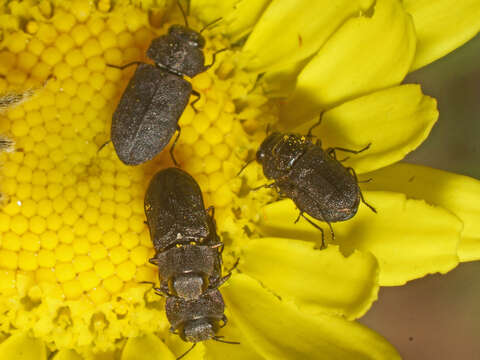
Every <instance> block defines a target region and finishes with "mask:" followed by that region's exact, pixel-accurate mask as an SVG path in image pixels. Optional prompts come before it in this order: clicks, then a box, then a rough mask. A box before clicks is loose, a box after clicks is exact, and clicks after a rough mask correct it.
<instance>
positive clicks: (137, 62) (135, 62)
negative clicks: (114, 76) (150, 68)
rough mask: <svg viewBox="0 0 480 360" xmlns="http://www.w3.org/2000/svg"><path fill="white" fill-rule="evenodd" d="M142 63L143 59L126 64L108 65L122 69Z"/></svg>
mask: <svg viewBox="0 0 480 360" xmlns="http://www.w3.org/2000/svg"><path fill="white" fill-rule="evenodd" d="M140 64H143V62H141V61H132V62H130V63H128V64H125V65H113V64H107V66H109V67H113V68H115V69H120V70H123V69H126V68H127V67H129V66H132V65H140Z"/></svg>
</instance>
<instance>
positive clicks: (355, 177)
mask: <svg viewBox="0 0 480 360" xmlns="http://www.w3.org/2000/svg"><path fill="white" fill-rule="evenodd" d="M347 170H348V171H350V173H351V174H352V176H353V178H354V179H355V182H357V183H358V178H357V174H356V173H355V170H354V169H353V168H351V167H348V168H347ZM370 180H372V179H369V180H367V181H365V182H368V181H370ZM359 192H360V200H362V202H363V203H364V204H365V205H367V206H368V207H369V208H370V210H372V211H373V212H374V213H375V214H376V213H377V210H376V209H375V208H374V207H373V206H372V205H370V204H369V203H367V202H366V201H365V199H364V198H363V194H362V190H360V189H359Z"/></svg>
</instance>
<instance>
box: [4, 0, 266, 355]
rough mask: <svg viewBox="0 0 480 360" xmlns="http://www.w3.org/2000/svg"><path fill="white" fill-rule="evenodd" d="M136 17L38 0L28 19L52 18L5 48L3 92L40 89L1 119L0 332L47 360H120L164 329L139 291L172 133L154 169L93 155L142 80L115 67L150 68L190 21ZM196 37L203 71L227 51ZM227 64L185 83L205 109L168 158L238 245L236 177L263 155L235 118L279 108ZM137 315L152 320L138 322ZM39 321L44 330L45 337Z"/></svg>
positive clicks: (108, 7) (152, 272) (111, 8)
mask: <svg viewBox="0 0 480 360" xmlns="http://www.w3.org/2000/svg"><path fill="white" fill-rule="evenodd" d="M94 3H96V5H94ZM129 6H130V8H129V11H128V14H129V15H128V16H125V11H126V10H125V9H124V8H123V7H121V6H118V8H117V6H116V5H115V3H114V2H109V1H103V0H102V1H98V2H88V1H76V2H74V6H71V7H70V6H64V5H63V3H62V2H49V1H42V2H40V4H39V5H36V6H33V7H34V8H35V9H31V11H25V12H24V14H30V13H31V14H37V13H38V14H40V13H41V14H43V16H45V17H46V18H49V19H48V21H41V20H39V19H40V18H41V17H38V16H37V17H35V18H31V19H29V18H27V19H23V18H22V23H24V24H26V26H24V27H23V28H21V29H18V30H16V31H13V30H12V31H10V32H5V33H4V41H5V44H7V46H6V47H4V48H3V49H2V50H0V81H1V82H2V83H4V86H2V87H1V88H2V89H3V88H5V89H4V90H5V91H10V90H18V88H19V86H24V84H30V85H29V88H31V89H33V91H34V95H33V96H32V97H31V99H30V100H29V101H26V102H24V103H22V104H20V105H18V106H16V107H13V108H11V109H9V110H7V111H6V112H4V113H3V114H0V117H1V119H0V124H1V130H2V132H3V133H4V134H5V135H6V136H8V137H10V138H12V139H13V140H14V141H15V143H16V147H15V149H16V151H13V152H10V153H2V154H0V160H1V169H0V191H2V193H3V196H2V198H3V199H4V201H3V203H2V204H1V205H0V206H1V208H0V239H1V242H0V274H2V276H1V277H0V278H1V280H0V292H1V294H8V300H6V299H7V298H6V297H0V299H1V300H0V323H1V324H2V326H3V328H5V329H8V328H10V329H18V328H22V330H23V331H25V330H31V331H32V332H33V335H34V336H36V337H39V338H41V339H43V340H44V341H45V343H46V344H48V346H49V347H50V351H52V352H54V351H57V350H59V349H63V348H70V349H72V348H75V349H77V350H78V351H79V352H80V353H81V352H85V353H88V352H91V351H99V350H101V351H114V350H115V349H116V347H117V346H119V345H118V344H119V343H120V342H119V341H118V340H119V339H122V338H123V337H127V336H130V335H131V334H136V333H138V331H139V329H141V327H142V326H144V327H145V328H148V329H151V330H152V331H157V330H159V331H160V330H162V331H163V330H164V328H165V326H166V325H165V321H166V320H165V318H164V314H163V313H162V312H161V311H160V312H157V313H156V315H152V314H151V313H150V312H148V311H150V310H147V309H146V308H145V305H146V297H145V296H144V295H145V293H146V292H150V290H149V288H148V287H147V286H145V285H144V284H140V282H142V281H156V280H157V277H158V275H157V272H156V269H155V267H154V266H152V265H151V264H149V262H148V259H149V258H151V257H152V256H153V255H154V251H153V247H152V242H151V239H150V234H149V230H148V228H147V226H146V224H145V215H144V209H143V200H144V195H145V190H146V188H147V186H148V183H149V181H150V179H151V178H152V176H153V175H154V174H155V173H156V172H157V171H159V170H161V169H164V168H167V167H171V166H174V165H173V162H172V160H171V157H170V155H169V151H168V150H169V149H170V146H171V145H172V144H173V141H174V139H175V136H174V137H173V138H172V141H171V143H170V144H169V145H168V146H167V148H165V149H164V151H163V152H162V153H160V154H159V155H157V156H156V157H155V158H154V159H153V160H151V161H149V162H147V163H145V164H143V165H140V166H135V167H132V166H126V165H124V164H123V163H122V162H121V161H120V160H119V159H118V157H117V155H116V153H115V151H114V149H113V146H112V144H107V145H106V146H105V147H104V148H102V149H101V150H99V149H100V146H101V145H102V144H104V143H105V142H106V141H108V140H109V139H110V126H111V119H112V114H113V112H114V111H115V108H116V105H117V104H118V102H119V99H120V97H121V95H122V93H123V91H124V90H125V87H126V85H127V83H128V81H129V79H130V78H131V77H132V75H133V73H134V67H130V68H127V69H124V70H119V69H115V68H113V67H109V66H108V65H122V64H126V63H128V62H132V61H145V62H149V63H151V61H150V60H149V59H147V58H146V55H145V53H146V50H147V48H148V46H149V44H150V42H151V40H152V39H153V38H155V37H157V36H160V35H161V34H164V33H166V31H167V30H168V27H169V26H170V25H172V24H174V23H183V20H182V18H181V17H178V18H175V21H173V22H171V23H165V24H160V25H158V24H156V23H155V25H153V24H151V23H150V20H151V17H150V16H149V12H148V11H146V10H145V9H143V10H142V9H141V8H136V7H134V5H129ZM127 7H128V6H127ZM130 10H132V11H130ZM5 16H7V15H5ZM8 16H12V17H13V16H14V15H8ZM177 16H179V14H177ZM189 23H190V26H191V27H192V28H193V29H200V28H201V27H202V25H203V24H200V23H198V22H196V21H195V19H193V18H189ZM202 35H204V36H205V37H206V47H205V57H206V63H210V60H211V58H212V54H213V53H214V52H215V51H217V50H219V49H223V48H229V47H230V46H229V43H228V41H227V40H225V39H222V38H221V37H219V36H218V35H216V36H215V37H214V38H213V37H209V31H205V32H204V33H202ZM233 53H234V52H233V50H228V51H225V52H222V53H219V54H218V55H217V58H216V63H215V64H214V65H213V66H212V67H211V68H210V69H208V71H206V72H203V73H201V74H199V75H198V76H196V77H194V78H193V79H188V78H186V80H188V81H191V82H192V86H193V89H194V90H196V91H197V92H199V93H200V100H199V101H198V102H196V103H195V109H194V108H193V107H192V106H190V105H188V106H187V108H186V109H185V111H184V113H183V115H182V116H181V118H180V120H179V126H180V128H181V134H180V137H179V139H178V142H177V143H176V145H175V149H174V154H175V158H176V159H177V161H178V162H179V163H180V167H181V168H182V169H184V170H186V171H188V172H189V173H191V174H192V176H193V177H194V178H195V179H196V180H197V181H198V183H199V184H200V187H201V188H202V192H203V194H204V201H205V205H206V207H208V206H214V207H215V217H216V221H217V226H218V228H219V231H220V232H229V231H232V232H233V233H235V236H233V235H232V236H231V238H234V237H238V234H239V233H242V230H241V229H242V226H243V224H241V223H240V222H238V227H237V228H235V229H233V230H232V226H231V225H229V226H226V225H225V224H235V223H237V220H235V216H234V215H233V213H232V211H231V209H232V208H233V207H234V206H237V207H243V208H245V206H243V205H241V201H242V199H241V198H240V197H239V196H238V194H239V191H240V187H241V180H240V179H239V178H238V177H237V176H236V174H237V172H238V170H239V169H240V168H241V167H242V165H243V164H244V163H245V161H246V160H247V153H248V152H249V151H253V149H254V148H255V146H258V144H251V143H249V142H248V140H247V136H246V135H247V134H246V132H245V127H244V126H242V122H241V121H240V118H239V117H238V115H237V114H239V113H240V112H242V113H243V114H245V113H255V114H258V115H257V117H258V122H259V125H258V129H260V130H259V131H263V132H264V129H265V125H264V123H263V122H262V117H263V116H264V117H265V118H271V117H272V115H271V113H272V111H273V110H272V109H270V108H268V107H266V106H265V107H258V106H257V105H255V106H254V105H249V102H248V93H249V91H250V89H252V88H254V83H255V76H250V75H248V74H246V73H244V72H243V71H242V70H240V69H237V68H236V67H235V66H236V65H235V61H234V57H233V56H232V55H233ZM193 99H195V97H192V99H191V101H190V102H192V101H193ZM250 107H251V108H250ZM242 119H244V117H242ZM250 120H253V119H250ZM250 122H251V121H250ZM247 130H248V132H249V133H252V132H253V131H254V130H255V129H253V130H252V129H251V128H248V129H247ZM239 204H240V205H239ZM252 211H255V210H252ZM222 227H223V228H224V229H225V230H224V229H223V228H222ZM155 299H156V301H163V300H161V298H157V297H155ZM120 300H121V306H120V305H119V303H118V301H120ZM114 302H115V305H112V304H114ZM31 303H35V304H36V305H35V306H33V307H32V306H31V305H29V304H31ZM110 305H112V306H110ZM99 306H101V310H99V309H100V308H99ZM142 306H143V307H142ZM65 309H68V311H67V310H65ZM142 309H143V310H142ZM115 311H117V313H115ZM142 311H145V314H146V313H147V312H148V314H149V315H148V316H146V315H145V316H144V315H139V316H137V315H135V314H139V313H141V312H142ZM119 312H120V313H121V315H122V317H128V316H129V314H132V316H133V317H135V321H126V322H123V323H122V324H123V325H122V326H120V325H118V324H111V323H110V325H105V324H106V322H103V326H111V327H112V330H111V331H108V332H105V333H102V334H100V333H99V332H96V331H95V329H94V326H93V325H92V324H93V323H95V321H96V320H95V319H97V320H98V319H108V322H111V321H113V319H116V318H117V315H118V313H119ZM27 313H28V316H25V314H27ZM60 313H61V314H62V316H60V315H59V314H60ZM99 314H101V315H99ZM157 317H158V318H157ZM25 319H28V320H25ZM62 319H63V320H62ZM40 321H41V323H48V324H50V325H49V326H48V328H42V327H41V326H37V325H36V324H37V323H39V322H40ZM65 321H67V323H68V324H69V326H70V327H71V332H70V333H69V334H70V335H69V337H68V338H67V339H63V338H62V337H59V336H56V334H58V332H59V331H61V330H62V329H63V327H64V326H65V323H64V322H65ZM99 321H100V320H99ZM105 321H106V320H105ZM152 324H156V325H152Z"/></svg>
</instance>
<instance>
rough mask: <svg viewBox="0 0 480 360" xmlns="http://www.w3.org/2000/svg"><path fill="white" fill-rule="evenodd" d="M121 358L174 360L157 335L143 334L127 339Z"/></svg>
mask: <svg viewBox="0 0 480 360" xmlns="http://www.w3.org/2000/svg"><path fill="white" fill-rule="evenodd" d="M172 336H176V335H173V334H172ZM122 360H175V356H174V355H173V354H172V352H171V351H170V350H169V349H168V347H167V345H165V344H164V343H163V342H162V341H161V340H160V339H159V338H158V337H157V336H155V335H153V334H145V335H143V336H140V337H134V338H130V339H128V341H127V343H126V344H125V347H124V348H123V352H122Z"/></svg>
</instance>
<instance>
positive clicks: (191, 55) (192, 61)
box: [147, 25, 205, 77]
mask: <svg viewBox="0 0 480 360" xmlns="http://www.w3.org/2000/svg"><path fill="white" fill-rule="evenodd" d="M204 46H205V39H204V38H203V36H202V35H201V34H200V33H198V32H196V31H194V30H192V29H189V28H187V27H185V26H183V25H172V26H170V28H169V29H168V33H167V34H166V35H162V36H159V37H157V38H155V39H153V40H152V43H151V44H150V47H149V48H148V50H147V56H148V57H149V58H150V59H152V60H153V61H154V62H155V63H156V64H157V65H158V66H159V67H161V68H165V69H167V70H168V71H170V72H173V73H175V74H178V75H187V76H189V77H193V76H195V75H197V74H198V73H201V72H203V71H205V65H204V62H205V57H204V55H203V50H202V49H203V47H204Z"/></svg>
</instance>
